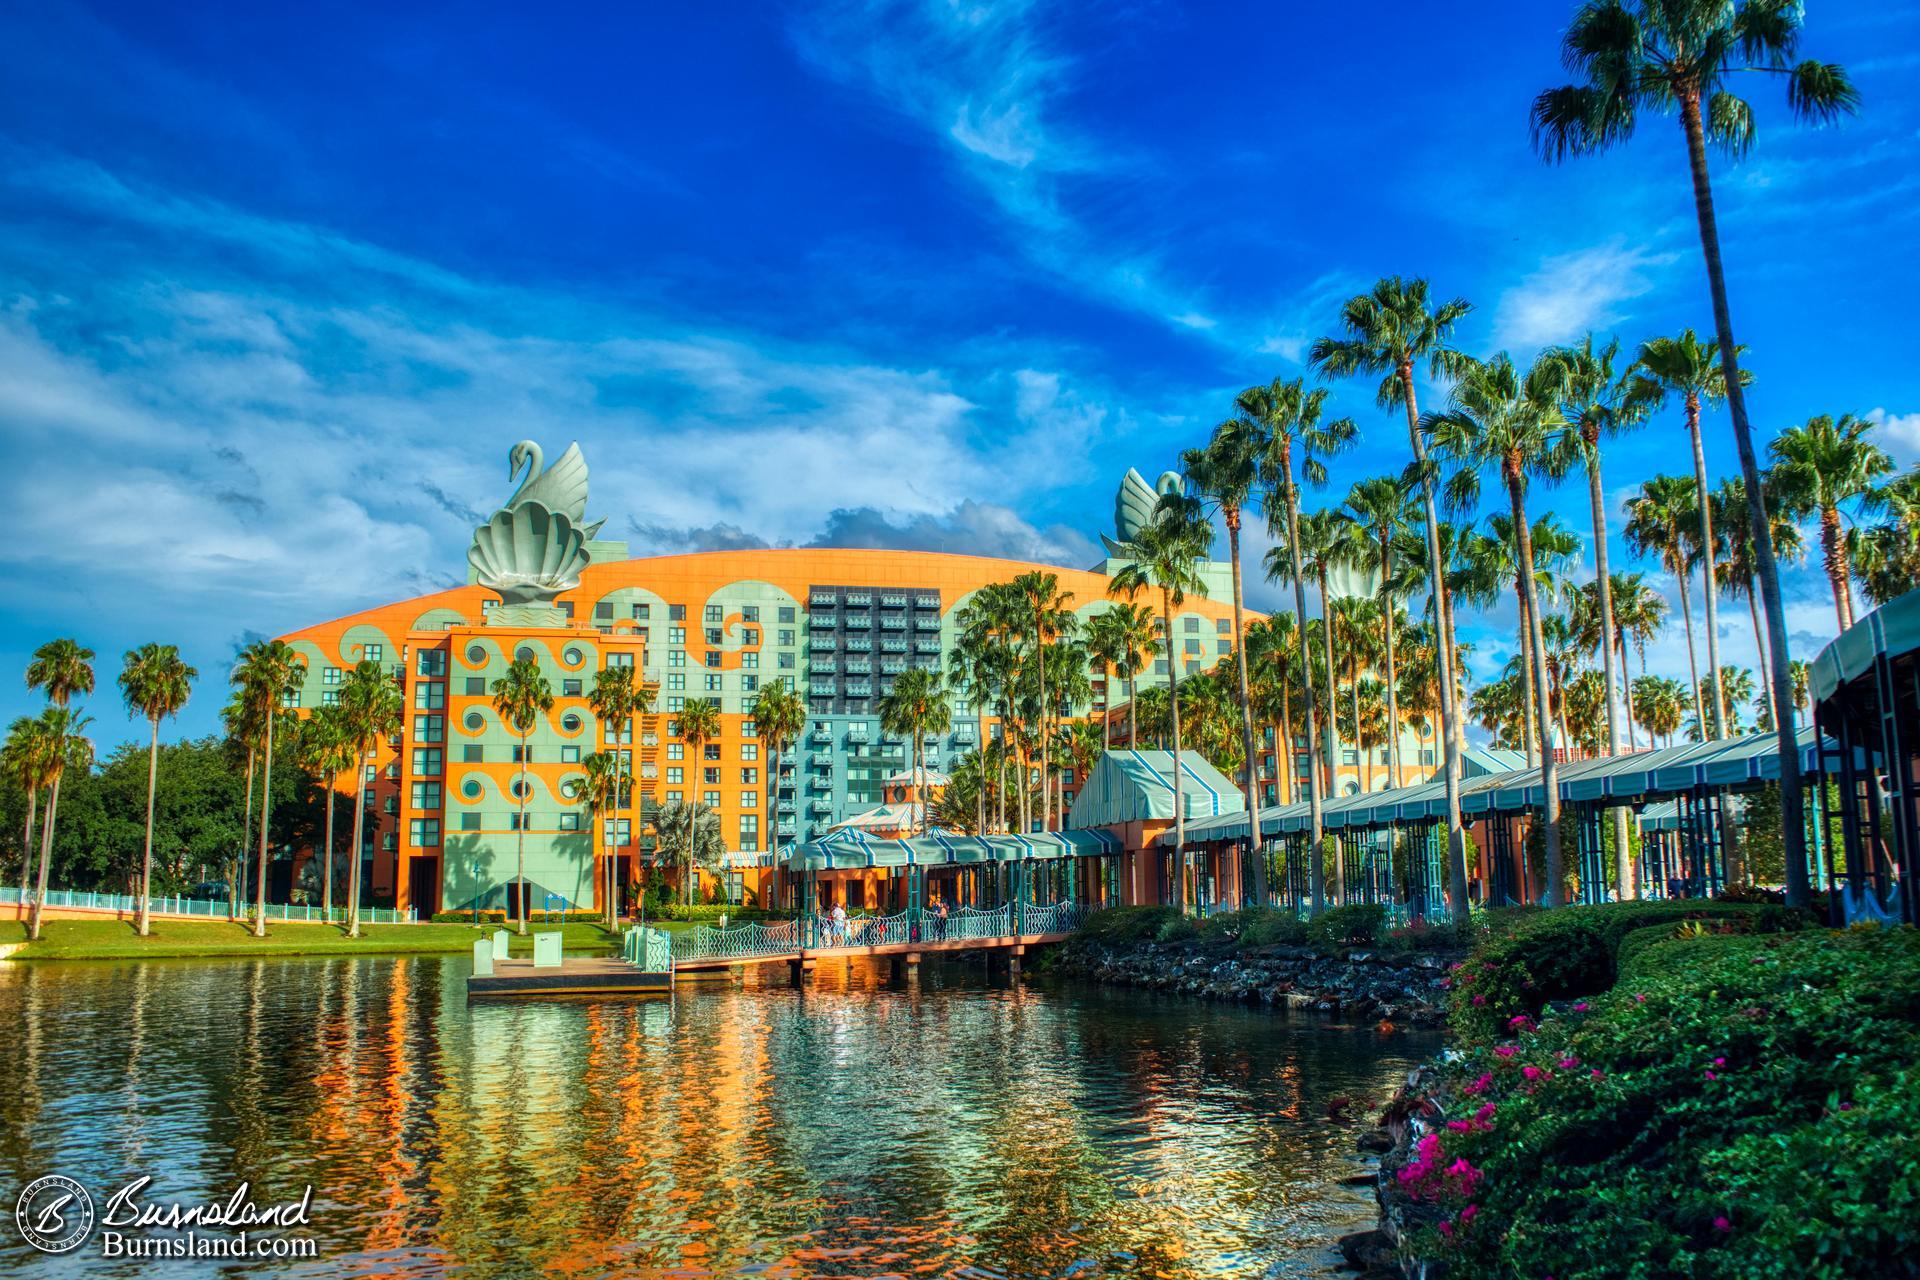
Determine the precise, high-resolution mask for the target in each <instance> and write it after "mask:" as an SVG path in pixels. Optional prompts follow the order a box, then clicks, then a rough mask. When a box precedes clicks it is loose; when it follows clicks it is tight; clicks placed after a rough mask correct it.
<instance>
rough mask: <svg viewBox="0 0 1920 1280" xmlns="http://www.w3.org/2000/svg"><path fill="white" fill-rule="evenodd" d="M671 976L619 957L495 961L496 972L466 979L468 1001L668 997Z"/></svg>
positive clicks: (570, 957) (478, 974)
mask: <svg viewBox="0 0 1920 1280" xmlns="http://www.w3.org/2000/svg"><path fill="white" fill-rule="evenodd" d="M672 990H673V975H672V974H671V973H665V972H662V973H648V972H647V971H645V970H644V969H641V968H639V967H638V966H636V965H632V964H629V963H627V962H626V961H625V960H622V959H621V958H620V957H619V956H567V957H566V958H565V959H563V960H562V961H561V962H560V963H559V964H558V965H535V964H534V962H533V961H532V960H531V959H505V960H495V961H494V962H493V972H492V973H489V974H480V973H476V974H474V975H473V976H471V977H469V978H468V979H467V996H468V998H470V999H471V998H475V997H487V998H492V997H496V996H576V995H577V996H614V995H666V994H668V993H669V992H670V991H672Z"/></svg>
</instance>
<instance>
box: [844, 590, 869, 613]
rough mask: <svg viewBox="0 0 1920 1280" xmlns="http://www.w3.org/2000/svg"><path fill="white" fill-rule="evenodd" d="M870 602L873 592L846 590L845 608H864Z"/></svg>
mask: <svg viewBox="0 0 1920 1280" xmlns="http://www.w3.org/2000/svg"><path fill="white" fill-rule="evenodd" d="M872 603H873V593H872V592H871V591H849V592H847V608H849V609H865V608H867V607H868V606H869V605H871V604H872Z"/></svg>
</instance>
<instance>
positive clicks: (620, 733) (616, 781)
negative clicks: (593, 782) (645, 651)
mask: <svg viewBox="0 0 1920 1280" xmlns="http://www.w3.org/2000/svg"><path fill="white" fill-rule="evenodd" d="M587 705H588V706H589V707H591V708H592V709H593V717H594V719H596V720H598V721H599V722H600V723H601V725H602V726H603V729H602V733H603V734H605V735H606V736H609V737H611V738H612V739H613V741H614V743H615V746H614V750H613V755H612V760H613V771H614V777H613V790H612V791H611V792H610V793H609V801H610V805H611V808H610V810H609V812H611V814H612V816H613V817H612V830H613V836H612V837H611V838H609V839H606V840H604V841H602V842H600V843H603V844H605V845H606V853H607V879H606V885H605V889H606V901H605V903H604V904H603V910H604V912H605V914H606V921H607V929H608V930H609V931H611V930H613V929H614V928H615V927H616V926H617V925H618V923H619V920H618V915H619V910H618V909H619V899H620V885H619V878H620V855H619V854H618V852H617V851H616V850H615V847H614V846H615V845H616V844H617V843H618V837H619V834H620V811H621V810H622V809H625V808H626V807H627V806H628V803H629V801H630V799H631V792H632V788H631V787H630V786H629V785H628V783H627V782H626V777H625V775H626V762H627V759H628V757H629V756H630V755H631V754H632V747H631V745H627V744H631V743H632V742H633V718H634V717H635V716H641V715H646V714H647V713H648V712H650V711H652V710H653V688H652V687H651V686H650V685H647V684H644V683H642V682H640V681H637V680H635V679H634V671H633V668H632V667H630V666H619V667H614V666H607V667H602V668H600V670H598V671H596V672H594V675H593V689H592V690H591V691H590V692H589V693H588V694H587ZM595 754H598V753H595ZM583 763H584V762H583Z"/></svg>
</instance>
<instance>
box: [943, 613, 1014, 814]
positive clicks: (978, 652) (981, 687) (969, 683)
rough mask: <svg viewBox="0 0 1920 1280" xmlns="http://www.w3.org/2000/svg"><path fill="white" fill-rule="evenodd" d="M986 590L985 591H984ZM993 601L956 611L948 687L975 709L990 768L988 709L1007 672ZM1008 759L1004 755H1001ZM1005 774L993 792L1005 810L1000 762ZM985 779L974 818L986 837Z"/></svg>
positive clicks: (977, 730)
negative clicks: (1004, 666)
mask: <svg viewBox="0 0 1920 1280" xmlns="http://www.w3.org/2000/svg"><path fill="white" fill-rule="evenodd" d="M983 590H984V588H983ZM990 604H991V600H990V599H989V600H982V599H981V598H980V593H975V595H974V598H973V599H971V600H969V601H967V602H966V603H965V604H963V605H961V606H960V607H959V608H958V609H957V610H955V611H954V619H953V625H954V631H955V633H956V635H955V639H954V644H953V652H952V653H951V654H949V655H948V659H947V683H948V685H949V686H950V687H951V688H952V690H953V692H954V693H955V694H956V695H958V696H959V697H961V698H964V699H965V700H966V701H967V703H968V704H969V705H970V706H971V707H972V708H973V719H974V725H975V732H974V736H975V738H976V740H977V741H978V744H979V745H978V748H977V749H978V750H979V752H980V753H981V758H980V767H981V769H982V770H985V768H986V765H987V759H986V753H987V747H988V742H987V708H988V707H989V706H990V705H991V704H992V703H993V700H994V699H995V698H996V697H998V696H999V691H1000V683H999V682H1000V676H1001V674H1002V671H1003V666H1002V663H1001V660H1000V659H1001V651H1000V646H999V643H998V642H997V641H996V640H995V639H994V635H993V611H992V609H991V608H990V607H989V605H990ZM1001 754H1002V755H1003V756H1004V753H1001ZM996 767H998V768H999V769H1000V770H1001V773H1000V775H999V786H997V787H994V788H991V789H992V790H994V791H996V792H997V793H998V797H997V799H996V803H997V804H999V805H1001V806H1003V807H1004V806H1005V804H1006V798H1005V788H1006V777H1005V769H1006V762H1005V760H1004V758H1002V759H1001V760H999V761H998V762H997V766H996ZM989 789H990V788H989V787H988V786H987V785H986V782H985V775H984V773H983V774H982V785H981V786H980V787H978V788H977V789H976V790H975V792H974V803H975V805H976V806H977V809H978V812H976V813H975V815H974V824H975V825H974V830H975V832H976V834H979V835H985V834H986V831H987V792H988V790H989Z"/></svg>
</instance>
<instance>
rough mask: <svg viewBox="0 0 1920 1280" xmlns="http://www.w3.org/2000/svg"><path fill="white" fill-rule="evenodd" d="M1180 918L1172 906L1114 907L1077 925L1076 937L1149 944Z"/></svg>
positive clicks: (1093, 940)
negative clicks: (1078, 931)
mask: <svg viewBox="0 0 1920 1280" xmlns="http://www.w3.org/2000/svg"><path fill="white" fill-rule="evenodd" d="M1178 919H1180V913H1179V912H1178V911H1175V910H1174V909H1173V908H1172V907H1115V908H1113V909H1112V910H1110V911H1096V912H1094V913H1093V914H1092V915H1091V916H1089V917H1087V922H1086V923H1085V924H1083V925H1081V926H1080V933H1079V936H1080V937H1082V938H1085V939H1087V940H1088V941H1090V942H1105V943H1128V942H1151V941H1154V940H1156V939H1158V938H1159V937H1160V931H1161V930H1162V929H1163V928H1164V927H1165V926H1166V925H1167V924H1168V923H1169V922H1170V921H1177V920H1178Z"/></svg>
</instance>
